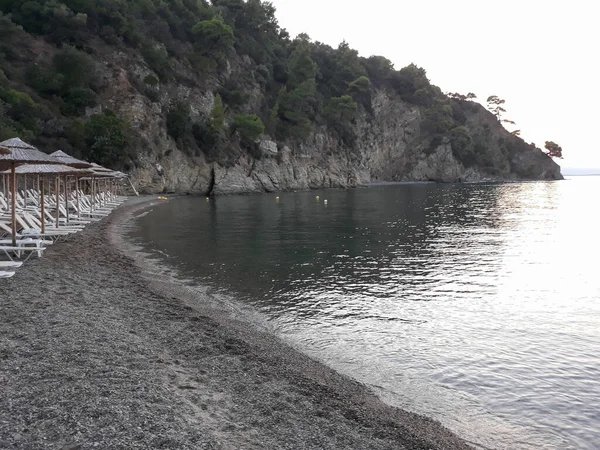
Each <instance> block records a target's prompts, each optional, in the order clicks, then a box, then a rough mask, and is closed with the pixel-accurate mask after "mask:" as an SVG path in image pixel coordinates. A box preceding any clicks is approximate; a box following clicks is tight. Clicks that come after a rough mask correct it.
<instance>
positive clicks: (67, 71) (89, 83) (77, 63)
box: [54, 46, 96, 89]
mask: <svg viewBox="0 0 600 450" xmlns="http://www.w3.org/2000/svg"><path fill="white" fill-rule="evenodd" d="M54 68H55V70H56V71H57V72H58V73H59V74H61V75H62V80H63V87H64V89H69V88H72V87H94V84H95V82H96V63H95V62H94V60H93V59H92V58H91V57H90V56H89V55H87V54H86V53H83V52H81V51H79V50H77V49H76V48H74V47H70V46H65V47H64V48H63V49H62V50H60V51H58V53H57V54H56V55H55V56H54Z"/></svg>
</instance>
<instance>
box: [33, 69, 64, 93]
mask: <svg viewBox="0 0 600 450" xmlns="http://www.w3.org/2000/svg"><path fill="white" fill-rule="evenodd" d="M25 82H26V83H27V84H28V85H29V86H31V87H32V88H33V89H35V90H36V91H37V92H39V93H40V94H46V95H57V94H59V93H60V91H61V89H62V86H63V83H64V77H63V76H62V75H60V74H58V73H56V72H52V71H46V70H43V69H41V68H40V67H39V66H38V65H37V64H31V65H30V66H29V67H28V68H27V70H26V71H25Z"/></svg>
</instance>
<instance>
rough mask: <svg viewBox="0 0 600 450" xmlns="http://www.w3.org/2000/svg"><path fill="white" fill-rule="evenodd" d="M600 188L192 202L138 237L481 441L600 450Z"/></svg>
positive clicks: (140, 229)
mask: <svg viewBox="0 0 600 450" xmlns="http://www.w3.org/2000/svg"><path fill="white" fill-rule="evenodd" d="M598 195H600V177H597V176H587V177H584V176H579V177H567V180H565V181H560V182H530V183H510V184H469V185H461V184H457V185H450V184H445V185H436V184H412V185H411V184H405V185H383V186H373V187H370V188H364V189H353V190H346V191H344V190H324V191H312V192H300V193H281V194H267V195H260V196H235V197H222V198H215V199H211V200H208V201H207V200H206V199H204V198H192V197H187V198H180V199H175V200H172V201H169V202H168V203H165V204H162V205H160V206H159V207H157V208H156V209H155V210H154V211H152V212H151V213H150V214H148V215H146V216H144V217H140V218H139V219H138V224H137V225H138V226H137V229H136V230H134V231H132V238H134V239H135V240H137V241H138V242H140V243H142V245H144V246H145V248H146V249H147V251H148V252H150V253H152V254H153V255H155V257H156V258H159V259H160V260H161V261H163V263H164V264H167V265H170V266H172V267H173V268H175V269H176V272H177V273H178V274H179V276H180V277H181V280H182V281H185V282H186V283H197V284H200V285H203V286H208V287H209V289H210V290H211V291H212V292H214V296H215V298H216V299H220V300H221V301H224V302H231V304H235V303H238V304H243V305H244V307H245V308H250V309H251V310H254V311H257V316H258V317H260V318H262V319H252V320H257V321H258V320H260V321H261V322H262V323H265V324H266V325H267V326H268V328H269V329H270V330H271V331H272V332H274V333H276V334H278V335H279V336H281V337H282V338H283V339H285V340H286V341H287V342H289V343H290V344H292V345H293V346H295V347H297V348H298V349H300V350H302V351H304V352H306V353H307V354H309V355H311V356H313V357H315V358H317V359H319V360H321V361H323V362H325V363H326V364H328V365H330V366H332V367H333V368H335V369H337V370H339V371H341V372H343V373H345V374H348V375H350V376H352V377H354V378H356V379H357V380H359V381H361V382H363V383H365V384H367V385H369V386H371V387H372V388H373V389H374V391H375V392H376V393H378V394H379V395H380V396H381V398H382V399H383V400H384V401H386V402H389V403H391V404H394V405H397V406H400V407H402V408H405V409H408V410H411V411H416V412H418V413H421V414H425V415H428V416H431V417H433V418H435V419H438V420H440V421H441V422H442V423H444V424H445V425H446V426H448V427H449V428H450V429H452V430H454V431H455V432H457V433H458V434H459V435H461V436H463V437H464V438H465V439H467V440H468V441H470V442H473V443H476V444H478V445H479V446H481V447H482V448H493V449H532V450H533V449H578V450H592V449H599V448H600V275H599V272H598V258H599V256H600V239H599V238H598V208H597V204H596V202H595V199H596V198H597V197H598ZM326 201H327V202H326ZM250 316H252V315H250Z"/></svg>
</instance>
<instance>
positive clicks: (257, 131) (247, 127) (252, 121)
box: [231, 114, 265, 145]
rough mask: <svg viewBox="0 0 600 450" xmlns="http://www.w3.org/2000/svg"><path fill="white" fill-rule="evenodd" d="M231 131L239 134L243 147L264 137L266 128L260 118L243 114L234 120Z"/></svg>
mask: <svg viewBox="0 0 600 450" xmlns="http://www.w3.org/2000/svg"><path fill="white" fill-rule="evenodd" d="M231 130H232V131H233V132H238V133H239V135H240V138H241V142H242V144H243V145H250V144H252V143H254V141H255V140H256V139H258V138H259V137H260V136H262V134H263V133H264V132H265V126H264V124H263V123H262V120H260V118H259V117H258V116H256V115H254V114H250V115H246V114H242V115H238V116H235V117H234V118H233V123H232V125H231Z"/></svg>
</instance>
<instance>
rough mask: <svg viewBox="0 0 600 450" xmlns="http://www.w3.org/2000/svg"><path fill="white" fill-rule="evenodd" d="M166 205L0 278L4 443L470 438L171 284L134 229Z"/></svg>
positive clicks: (344, 442) (89, 232)
mask: <svg viewBox="0 0 600 450" xmlns="http://www.w3.org/2000/svg"><path fill="white" fill-rule="evenodd" d="M157 203H158V201H157V200H156V197H151V198H148V197H146V198H135V199H133V200H130V201H129V202H128V203H127V204H126V205H125V206H122V207H121V208H119V209H118V210H117V211H115V212H113V214H111V216H109V217H108V218H107V219H104V220H103V221H102V222H99V223H96V224H94V225H91V226H88V227H87V229H86V230H85V231H83V232H81V233H78V234H77V235H75V236H72V237H70V238H69V240H68V241H66V242H61V243H58V244H55V245H53V246H51V247H50V248H48V249H47V250H46V251H45V255H44V257H43V258H42V259H37V258H32V259H30V260H29V261H28V262H27V263H26V264H25V265H24V266H23V267H22V268H21V269H19V270H18V272H17V274H16V275H15V276H14V277H13V278H12V279H8V280H0V448H3V449H4V448H6V449H12V448H22V449H41V448H56V449H70V450H73V449H80V448H81V449H87V448H99V449H136V448H140V449H141V448H143V449H148V448H168V449H466V448H470V447H468V446H467V444H466V443H464V442H463V441H462V440H461V439H459V438H458V437H456V436H455V435H453V434H452V433H451V432H449V431H448V430H446V429H445V428H443V427H442V426H441V425H440V424H438V423H437V422H435V421H433V420H431V419H428V418H425V417H422V416H418V415H415V414H412V413H409V412H405V411H402V410H399V409H396V408H392V407H390V406H387V405H385V404H384V403H382V402H381V401H379V400H378V399H377V397H376V396H374V395H373V394H372V393H371V392H370V391H369V390H368V389H367V388H366V387H365V386H363V385H361V384H359V383H357V382H355V381H353V380H351V379H349V378H347V377H345V376H342V375H340V374H338V373H336V372H335V371H333V370H331V369H329V368H328V367H326V366H324V365H322V364H320V363H318V362H316V361H314V360H312V359H310V358H308V357H307V356H305V355H303V354H301V353H299V352H297V351H295V350H293V349H292V348H290V347H289V346H287V345H286V344H284V343H282V342H281V341H280V340H279V339H277V338H276V337H274V336H271V335H269V334H267V333H265V332H263V331H261V330H259V329H258V328H256V327H255V326H253V325H251V324H249V323H247V322H244V321H242V320H239V319H238V318H236V317H235V316H234V315H232V314H230V313H228V311H227V309H223V308H219V307H218V305H215V302H214V299H209V298H208V295H206V294H202V293H199V292H197V291H193V290H191V289H189V288H186V287H185V286H182V285H180V284H177V283H173V282H171V281H170V279H169V277H168V276H166V275H164V274H161V272H160V269H159V268H157V267H155V266H153V264H152V263H151V262H149V261H147V260H146V259H145V257H144V256H143V255H142V254H141V253H139V252H136V251H135V249H134V247H133V246H132V245H131V244H130V243H128V242H127V241H126V240H125V239H124V238H123V236H122V229H123V225H124V224H125V223H127V222H128V221H130V220H131V219H132V217H134V215H136V214H140V213H141V212H142V211H143V210H144V208H148V207H150V206H152V205H155V204H157ZM199 257H201V255H199Z"/></svg>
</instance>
